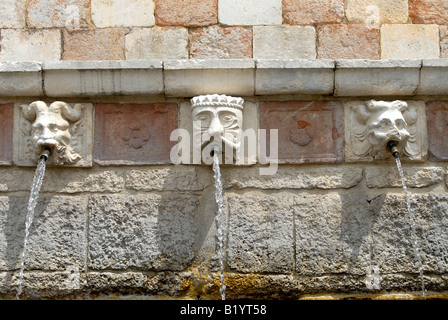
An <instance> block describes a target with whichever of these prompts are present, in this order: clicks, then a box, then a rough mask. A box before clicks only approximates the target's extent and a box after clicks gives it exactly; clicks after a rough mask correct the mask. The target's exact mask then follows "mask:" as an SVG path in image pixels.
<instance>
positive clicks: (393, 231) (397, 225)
mask: <svg viewBox="0 0 448 320" xmlns="http://www.w3.org/2000/svg"><path fill="white" fill-rule="evenodd" d="M447 202H448V199H447V196H446V195H445V194H429V195H412V194H411V209H412V211H413V212H414V214H415V219H414V222H415V230H416V236H417V243H418V245H419V247H420V251H421V256H422V263H423V274H424V275H425V273H426V272H429V273H433V272H439V273H443V272H446V271H447V263H446V261H447V259H448V256H447V255H446V252H447V251H446V250H447V247H448V242H447V239H448V236H447V230H448V229H447V225H448V216H447V212H448V210H447V209H448V207H447V205H448V204H447ZM371 209H372V222H371V224H372V225H371V228H372V247H373V250H374V252H375V258H376V261H377V263H378V265H379V266H380V272H381V273H399V272H406V273H411V274H413V275H414V277H415V279H416V280H415V283H416V284H417V288H419V281H418V279H417V277H418V268H417V259H416V256H415V251H414V237H413V234H412V227H411V225H412V223H411V219H410V214H409V213H408V211H407V206H406V199H405V196H404V194H400V195H393V194H388V195H382V196H379V197H377V198H375V199H372V201H371Z"/></svg>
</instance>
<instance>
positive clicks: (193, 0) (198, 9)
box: [155, 0, 218, 27]
mask: <svg viewBox="0 0 448 320" xmlns="http://www.w3.org/2000/svg"><path fill="white" fill-rule="evenodd" d="M155 5H156V6H155V16H156V23H157V25H159V26H183V27H199V26H208V25H212V24H216V23H218V0H205V1H204V0H190V1H184V0H168V1H166V0H165V1H156V4H155Z"/></svg>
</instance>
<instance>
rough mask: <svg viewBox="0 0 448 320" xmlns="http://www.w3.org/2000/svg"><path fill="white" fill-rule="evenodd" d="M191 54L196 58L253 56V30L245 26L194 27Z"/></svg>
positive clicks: (191, 38)
mask: <svg viewBox="0 0 448 320" xmlns="http://www.w3.org/2000/svg"><path fill="white" fill-rule="evenodd" d="M190 56H191V58H195V59H207V58H216V59H244V58H252V31H251V30H250V29H248V28H244V27H218V26H211V27H208V28H196V29H193V30H192V31H191V33H190Z"/></svg>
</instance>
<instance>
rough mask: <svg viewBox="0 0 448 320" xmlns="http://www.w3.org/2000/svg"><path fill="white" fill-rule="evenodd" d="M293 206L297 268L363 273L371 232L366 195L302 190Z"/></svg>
mask: <svg viewBox="0 0 448 320" xmlns="http://www.w3.org/2000/svg"><path fill="white" fill-rule="evenodd" d="M293 208H294V234H295V254H296V256H295V263H296V265H295V269H296V270H295V271H296V272H298V273H299V274H300V275H306V276H313V277H316V276H320V275H325V274H336V273H347V274H352V275H361V274H365V270H366V268H367V266H368V265H369V260H368V258H369V242H368V237H369V232H370V225H369V204H368V202H367V197H366V196H365V195H358V194H350V195H348V194H345V195H342V194H338V193H329V194H322V195H314V194H313V195H311V194H301V195H296V196H295V197H294V207H293Z"/></svg>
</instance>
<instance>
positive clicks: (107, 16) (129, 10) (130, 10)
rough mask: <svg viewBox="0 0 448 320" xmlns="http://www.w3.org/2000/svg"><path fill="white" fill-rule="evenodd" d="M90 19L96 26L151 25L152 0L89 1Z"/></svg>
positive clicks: (152, 16)
mask: <svg viewBox="0 0 448 320" xmlns="http://www.w3.org/2000/svg"><path fill="white" fill-rule="evenodd" d="M91 11H92V21H93V23H94V24H95V26H96V27H97V28H110V27H152V26H154V23H155V19H154V1H152V0H130V1H109V0H92V1H91Z"/></svg>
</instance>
